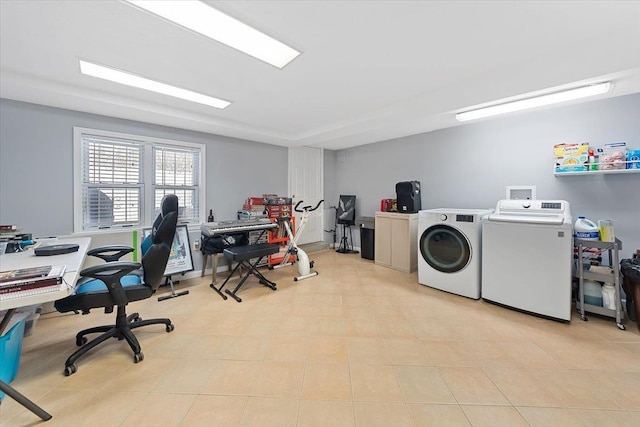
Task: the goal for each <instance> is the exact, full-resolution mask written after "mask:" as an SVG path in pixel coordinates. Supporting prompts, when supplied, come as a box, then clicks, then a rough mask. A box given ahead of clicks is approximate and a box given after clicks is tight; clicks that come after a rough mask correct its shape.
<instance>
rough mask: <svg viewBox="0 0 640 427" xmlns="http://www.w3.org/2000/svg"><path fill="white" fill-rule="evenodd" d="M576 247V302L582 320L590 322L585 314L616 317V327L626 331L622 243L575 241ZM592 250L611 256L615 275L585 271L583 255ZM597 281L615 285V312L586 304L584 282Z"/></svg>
mask: <svg viewBox="0 0 640 427" xmlns="http://www.w3.org/2000/svg"><path fill="white" fill-rule="evenodd" d="M574 245H575V246H576V247H577V248H578V259H577V261H576V277H577V278H578V284H579V288H578V298H577V301H576V307H577V309H578V312H579V313H580V318H581V319H582V320H584V321H585V322H586V321H587V320H589V319H588V318H587V316H586V315H585V312H589V313H594V314H600V315H602V316H608V317H615V319H616V325H618V328H619V329H621V330H623V331H624V330H625V329H626V328H625V326H624V325H623V324H622V319H623V318H624V313H623V311H622V302H621V298H620V257H619V251H620V250H621V249H622V242H621V241H620V240H618V239H616V241H615V242H601V241H594V240H582V239H575V240H574ZM588 248H592V249H598V250H599V251H600V252H605V251H607V252H608V254H609V264H610V265H609V267H611V269H613V274H602V273H596V272H593V271H589V270H585V269H584V266H583V265H582V262H583V256H584V255H583V254H584V252H585V249H588ZM585 279H589V280H596V281H598V282H606V283H611V284H613V286H614V288H615V290H616V292H615V294H616V296H615V300H616V301H615V302H616V308H615V310H613V309H610V308H607V307H600V306H598V305H593V304H587V303H585V302H584V280H585Z"/></svg>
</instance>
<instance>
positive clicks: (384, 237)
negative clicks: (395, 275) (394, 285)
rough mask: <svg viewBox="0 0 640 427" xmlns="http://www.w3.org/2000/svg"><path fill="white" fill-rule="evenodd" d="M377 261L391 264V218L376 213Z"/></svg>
mask: <svg viewBox="0 0 640 427" xmlns="http://www.w3.org/2000/svg"><path fill="white" fill-rule="evenodd" d="M375 230H376V231H375V248H374V249H375V255H374V258H375V263H376V264H380V265H384V266H387V267H388V266H390V265H391V218H389V217H383V216H379V215H376V225H375Z"/></svg>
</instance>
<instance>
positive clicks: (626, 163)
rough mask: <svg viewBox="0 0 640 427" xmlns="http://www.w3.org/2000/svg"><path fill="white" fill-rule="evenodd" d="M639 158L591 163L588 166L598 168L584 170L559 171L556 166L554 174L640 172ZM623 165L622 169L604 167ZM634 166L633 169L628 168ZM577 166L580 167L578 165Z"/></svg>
mask: <svg viewBox="0 0 640 427" xmlns="http://www.w3.org/2000/svg"><path fill="white" fill-rule="evenodd" d="M638 163H639V162H638V160H627V161H624V162H618V163H590V164H588V165H586V167H590V166H595V167H596V170H582V171H569V172H557V168H558V167H559V166H557V165H556V166H555V167H554V168H553V174H554V175H555V176H577V175H582V176H584V175H609V174H621V173H640V169H639V168H638ZM613 165H616V166H622V168H620V169H604V168H610V167H611V166H613ZM629 165H631V166H633V169H627V168H628V167H630V166H629ZM575 167H578V166H577V165H576V166H575Z"/></svg>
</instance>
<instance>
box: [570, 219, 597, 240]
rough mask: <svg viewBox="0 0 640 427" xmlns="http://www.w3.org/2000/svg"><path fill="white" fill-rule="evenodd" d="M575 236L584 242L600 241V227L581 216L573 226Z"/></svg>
mask: <svg viewBox="0 0 640 427" xmlns="http://www.w3.org/2000/svg"><path fill="white" fill-rule="evenodd" d="M573 236H574V237H575V238H576V239H582V240H600V227H598V226H597V225H596V223H594V222H593V221H591V220H588V219H586V218H585V217H583V216H579V217H578V219H577V220H576V223H575V224H574V225H573Z"/></svg>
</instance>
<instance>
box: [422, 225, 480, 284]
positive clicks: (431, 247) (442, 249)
mask: <svg viewBox="0 0 640 427" xmlns="http://www.w3.org/2000/svg"><path fill="white" fill-rule="evenodd" d="M420 253H421V254H422V258H423V259H424V260H425V261H426V262H427V263H428V264H429V265H430V266H431V267H432V268H434V269H436V270H438V271H441V272H443V273H455V272H457V271H460V270H462V269H464V268H465V267H466V266H467V264H469V260H470V259H471V246H470V245H469V240H468V239H467V237H466V236H465V235H464V234H462V233H461V232H460V231H458V230H456V229H455V228H453V227H451V226H448V225H446V224H437V225H433V226H431V227H429V228H427V229H426V230H425V231H424V233H422V236H420Z"/></svg>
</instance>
